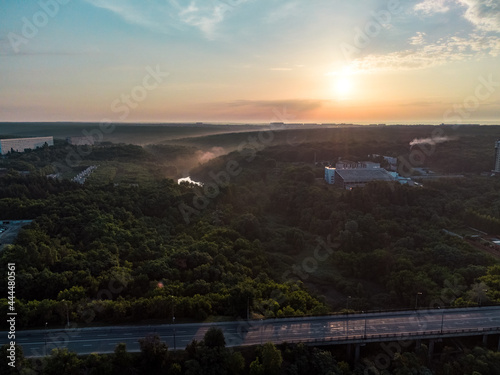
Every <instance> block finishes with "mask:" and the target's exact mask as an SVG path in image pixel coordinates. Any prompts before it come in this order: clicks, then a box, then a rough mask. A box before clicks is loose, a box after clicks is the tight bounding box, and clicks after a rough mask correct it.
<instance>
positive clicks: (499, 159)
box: [493, 139, 500, 173]
mask: <svg viewBox="0 0 500 375" xmlns="http://www.w3.org/2000/svg"><path fill="white" fill-rule="evenodd" d="M493 172H497V173H500V139H499V140H498V141H496V143H495V169H494V170H493Z"/></svg>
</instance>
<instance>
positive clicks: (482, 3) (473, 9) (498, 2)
mask: <svg viewBox="0 0 500 375" xmlns="http://www.w3.org/2000/svg"><path fill="white" fill-rule="evenodd" d="M458 1H459V2H460V3H462V4H463V5H465V6H467V10H466V12H465V18H466V19H467V20H469V21H470V22H472V23H473V24H474V25H475V26H477V27H478V28H480V29H482V30H485V31H496V32H500V0H458Z"/></svg>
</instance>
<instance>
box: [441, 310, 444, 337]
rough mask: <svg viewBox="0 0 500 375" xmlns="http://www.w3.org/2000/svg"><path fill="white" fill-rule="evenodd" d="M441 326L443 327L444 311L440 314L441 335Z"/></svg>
mask: <svg viewBox="0 0 500 375" xmlns="http://www.w3.org/2000/svg"><path fill="white" fill-rule="evenodd" d="M443 326H444V309H443V312H442V313H441V334H443Z"/></svg>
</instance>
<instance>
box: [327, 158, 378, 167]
mask: <svg viewBox="0 0 500 375" xmlns="http://www.w3.org/2000/svg"><path fill="white" fill-rule="evenodd" d="M335 168H337V169H358V168H364V169H376V168H380V163H374V162H372V161H349V160H340V161H338V162H337V163H336V164H335Z"/></svg>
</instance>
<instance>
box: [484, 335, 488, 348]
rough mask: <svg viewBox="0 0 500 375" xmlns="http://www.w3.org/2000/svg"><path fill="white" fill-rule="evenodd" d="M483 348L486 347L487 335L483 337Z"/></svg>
mask: <svg viewBox="0 0 500 375" xmlns="http://www.w3.org/2000/svg"><path fill="white" fill-rule="evenodd" d="M483 346H488V335H483Z"/></svg>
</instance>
